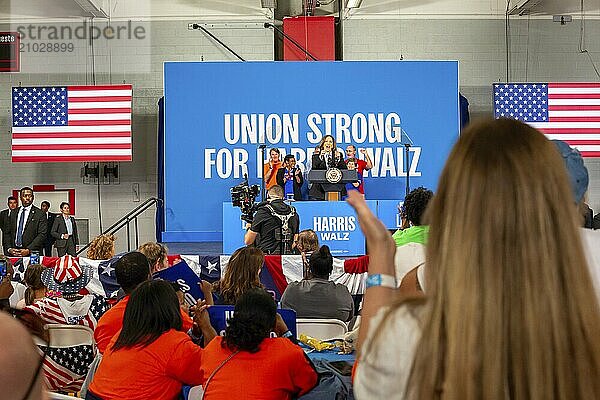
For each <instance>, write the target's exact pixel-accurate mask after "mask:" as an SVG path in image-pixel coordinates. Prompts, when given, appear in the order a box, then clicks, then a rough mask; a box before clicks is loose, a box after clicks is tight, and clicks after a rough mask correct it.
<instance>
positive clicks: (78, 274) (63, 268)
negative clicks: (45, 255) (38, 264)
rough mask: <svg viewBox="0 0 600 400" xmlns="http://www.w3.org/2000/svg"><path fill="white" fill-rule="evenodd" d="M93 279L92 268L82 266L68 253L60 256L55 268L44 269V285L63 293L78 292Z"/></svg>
mask: <svg viewBox="0 0 600 400" xmlns="http://www.w3.org/2000/svg"><path fill="white" fill-rule="evenodd" d="M91 279H92V271H91V269H89V268H82V267H81V266H80V265H79V263H78V262H77V260H76V259H75V258H74V257H72V256H70V255H68V254H67V255H64V256H62V257H61V258H59V259H58V260H57V261H56V266H54V268H46V269H45V270H44V271H42V282H44V285H46V287H47V288H48V289H49V290H57V291H60V292H62V293H78V292H79V291H80V290H81V289H83V288H84V287H85V286H86V285H87V284H88V283H89V282H90V280H91Z"/></svg>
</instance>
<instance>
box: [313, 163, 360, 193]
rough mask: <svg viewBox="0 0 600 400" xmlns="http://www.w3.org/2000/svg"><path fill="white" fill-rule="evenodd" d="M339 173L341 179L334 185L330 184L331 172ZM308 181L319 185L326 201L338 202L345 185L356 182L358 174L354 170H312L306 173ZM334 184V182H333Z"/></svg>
mask: <svg viewBox="0 0 600 400" xmlns="http://www.w3.org/2000/svg"><path fill="white" fill-rule="evenodd" d="M332 170H335V171H336V173H337V172H338V171H339V173H340V174H341V177H340V179H339V180H337V179H336V180H337V182H336V183H332V182H331V175H335V174H332V173H331V171H332ZM308 179H309V180H310V182H311V183H312V184H319V185H321V187H322V188H323V191H324V192H325V200H326V201H339V200H341V199H342V196H341V192H342V191H343V190H344V187H345V186H346V183H351V182H356V181H357V180H358V172H357V171H356V170H348V169H337V168H330V169H328V170H312V171H310V172H309V173H308ZM334 182H335V181H334Z"/></svg>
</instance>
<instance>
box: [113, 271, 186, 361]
mask: <svg viewBox="0 0 600 400" xmlns="http://www.w3.org/2000/svg"><path fill="white" fill-rule="evenodd" d="M181 326H182V320H181V311H180V309H179V300H178V299H177V294H176V293H175V290H174V289H173V286H172V285H171V283H170V282H168V281H163V280H155V281H146V282H143V283H142V284H140V285H139V286H138V287H137V288H136V289H135V290H134V291H133V292H132V293H131V297H130V298H129V301H128V302H127V307H125V315H124V316H123V329H121V333H120V334H119V337H118V338H117V341H116V342H115V344H114V347H113V349H115V350H117V349H120V348H129V347H134V346H142V347H145V346H147V345H149V344H150V343H152V342H154V341H155V340H156V339H158V338H159V337H160V335H162V334H163V333H165V332H167V331H169V330H171V329H176V330H181Z"/></svg>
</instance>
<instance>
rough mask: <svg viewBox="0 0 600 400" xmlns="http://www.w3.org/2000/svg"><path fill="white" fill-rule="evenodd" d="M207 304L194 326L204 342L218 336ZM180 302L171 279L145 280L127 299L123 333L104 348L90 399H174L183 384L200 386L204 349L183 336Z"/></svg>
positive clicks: (198, 310)
mask: <svg viewBox="0 0 600 400" xmlns="http://www.w3.org/2000/svg"><path fill="white" fill-rule="evenodd" d="M207 307H208V306H206V305H205V303H204V302H202V303H199V304H198V305H197V306H196V310H195V311H196V313H195V315H194V322H195V323H196V324H197V325H198V327H199V328H200V329H201V330H202V333H203V334H204V337H205V340H210V339H212V338H214V337H215V336H216V332H215V330H214V329H213V328H212V326H211V325H210V319H209V317H208V312H207V311H206V308H207ZM181 328H182V320H181V312H180V309H179V301H178V300H177V295H176V294H175V290H173V287H172V286H171V284H170V283H169V282H167V281H161V280H156V281H146V282H144V283H142V284H141V285H139V286H138V287H137V288H136V289H135V290H134V291H133V293H131V297H130V299H129V303H128V304H127V307H126V309H125V316H124V318H123V329H121V331H120V332H119V333H118V335H115V336H114V337H113V338H112V340H111V342H110V344H109V346H108V348H107V349H106V351H105V353H104V356H103V357H102V362H101V363H100V366H99V367H98V370H97V371H96V374H95V375H94V379H93V381H92V384H91V385H90V388H89V391H88V392H87V395H86V399H90V400H98V399H102V400H142V399H143V400H146V399H152V400H174V399H177V398H178V397H179V395H180V394H181V388H182V386H183V385H184V384H185V385H199V384H201V383H202V376H201V374H200V367H201V364H202V363H203V362H204V355H203V350H202V348H201V347H200V346H197V345H196V344H194V343H193V342H192V339H191V338H190V337H189V336H188V335H187V334H185V333H183V332H181Z"/></svg>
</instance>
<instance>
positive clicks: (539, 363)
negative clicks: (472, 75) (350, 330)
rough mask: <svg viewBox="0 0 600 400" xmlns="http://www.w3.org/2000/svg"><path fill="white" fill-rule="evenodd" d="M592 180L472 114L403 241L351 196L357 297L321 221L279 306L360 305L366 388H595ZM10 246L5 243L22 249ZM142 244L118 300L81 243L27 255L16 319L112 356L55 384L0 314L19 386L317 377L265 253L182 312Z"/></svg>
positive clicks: (128, 391) (99, 249) (465, 395)
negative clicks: (322, 241)
mask: <svg viewBox="0 0 600 400" xmlns="http://www.w3.org/2000/svg"><path fill="white" fill-rule="evenodd" d="M331 139H333V138H331ZM334 149H335V142H333V141H331V142H330V141H328V140H326V141H324V143H323V148H322V151H324V152H330V151H331V152H332V153H331V154H332V155H331V156H330V157H329V156H328V157H326V158H325V160H326V161H325V162H326V163H329V162H332V163H339V162H341V161H340V160H342V154H341V153H340V154H338V155H336V154H335V153H334V152H335V150H334ZM287 165H288V167H289V168H293V166H292V164H291V163H290V161H289V159H288V161H287ZM286 169H287V167H286ZM287 173H288V172H285V170H284V172H283V174H284V175H285V174H287ZM273 174H275V178H274V181H275V182H276V181H277V174H276V172H273V173H272V175H273ZM279 175H281V174H279ZM294 176H296V175H294V174H293V173H292V178H293V179H295V178H294ZM587 185H588V174H587V170H586V169H585V165H584V163H583V160H582V158H581V156H580V154H579V152H578V151H577V150H575V149H573V148H571V147H569V146H568V145H567V144H565V143H562V142H552V141H549V140H548V139H546V138H545V137H544V136H543V135H542V134H541V133H539V132H538V131H536V130H534V129H533V128H531V127H529V126H527V125H524V124H522V123H520V122H517V121H513V120H505V119H500V120H489V121H488V120H485V121H481V122H479V123H473V124H472V125H470V126H469V127H468V128H467V129H466V130H465V131H464V132H463V133H462V134H461V137H460V138H459V139H458V141H457V143H456V144H455V146H454V147H453V149H452V151H451V153H450V155H449V157H448V160H447V161H446V165H445V167H444V169H443V171H442V174H441V176H440V180H439V184H438V187H437V189H436V193H435V194H434V193H432V192H431V191H430V190H427V189H426V188H417V189H415V190H413V191H412V192H411V193H410V194H409V195H408V196H407V198H406V199H405V201H404V204H403V209H402V213H403V217H404V219H405V221H406V224H405V225H404V227H403V229H401V230H399V231H398V232H395V233H394V234H393V235H392V234H390V232H389V231H388V230H387V229H386V228H385V226H384V225H383V223H382V222H381V221H379V220H378V219H377V218H376V217H375V215H374V214H373V212H372V211H371V210H370V208H369V207H368V205H367V203H366V201H365V199H364V196H362V195H361V194H360V192H359V191H350V192H349V193H348V199H347V201H348V203H349V204H350V205H351V206H352V207H353V208H354V209H355V211H356V214H357V217H358V221H359V224H360V227H361V230H362V231H363V233H364V235H365V237H366V240H367V247H368V253H369V267H368V276H367V278H366V283H365V291H364V299H363V303H362V307H361V308H360V309H355V307H354V304H353V301H352V297H351V296H350V294H349V292H348V289H347V288H346V287H345V286H343V285H339V284H336V283H334V282H331V281H329V275H330V273H331V271H332V269H333V258H332V256H331V252H330V250H329V248H328V247H327V246H319V244H318V240H316V235H314V232H312V231H303V232H298V233H297V236H296V237H295V240H294V244H295V245H296V247H297V248H298V250H299V251H300V252H301V253H302V254H303V259H304V260H305V261H306V267H305V271H304V279H303V280H301V281H300V282H293V283H290V284H289V285H288V286H287V289H286V290H285V292H284V293H283V295H282V298H281V306H282V307H285V308H291V309H293V310H295V311H296V313H297V314H298V316H300V317H308V318H311V317H312V318H318V317H321V318H323V317H324V318H336V319H340V320H343V321H348V320H350V319H351V318H352V317H353V316H354V315H355V314H358V313H360V316H361V320H360V326H359V328H358V340H357V350H358V354H357V361H356V364H355V374H354V381H353V382H354V387H353V391H354V395H355V397H356V398H357V399H491V400H496V399H497V400H505V399H550V400H552V399H557V400H558V399H561V400H562V399H572V398H577V399H598V398H600V339H598V332H600V308H599V299H600V297H599V293H600V253H599V252H598V246H597V244H598V240H599V239H600V236H599V235H598V233H600V232H595V231H593V230H590V229H585V228H583V226H584V220H585V218H584V217H585V216H584V215H583V213H582V212H581V210H582V207H581V204H582V202H584V198H585V192H586V191H587ZM274 187H277V184H276V183H275V184H274V185H273V186H272V187H271V188H270V190H272V189H273V188H274ZM283 190H285V188H283ZM291 190H292V191H293V188H292V189H291ZM20 213H21V210H20V209H19V210H18V211H17V212H15V213H14V215H12V216H11V217H10V218H12V220H14V221H17V220H18V218H19V217H18V215H20ZM29 213H30V215H32V214H31V213H32V211H31V210H30V211H29ZM34 217H35V216H34ZM1 218H2V215H0V219H1ZM42 223H43V221H42V219H40V224H42ZM15 226H18V224H16V225H15ZM10 229H11V228H9V232H10V233H11V235H12V233H13V232H18V231H19V230H18V229H17V230H16V231H14V230H10ZM252 231H253V226H250V227H249V232H252ZM24 236H25V235H24V234H23V238H21V240H23V241H24ZM15 237H16V236H15ZM10 240H12V239H10ZM96 241H97V243H96V245H95V250H94V251H95V253H94V254H95V255H102V256H107V257H105V258H108V256H112V255H114V246H113V248H112V250H111V249H110V245H107V243H111V238H108V237H105V238H97V239H96ZM112 243H114V238H112ZM15 244H16V243H11V247H10V248H9V249H12V250H15V251H19V252H22V253H27V251H26V250H27V247H26V246H20V247H16V248H15V247H14V246H15ZM23 250H25V251H23ZM138 250H139V251H136V252H131V253H127V254H125V255H123V256H122V257H120V258H119V260H118V261H117V263H116V264H115V275H116V279H117V282H118V283H119V285H120V286H121V289H122V291H123V293H122V296H121V298H120V300H119V302H117V303H116V305H113V306H112V308H110V309H109V305H108V302H107V301H106V299H103V298H101V297H98V296H95V295H91V294H84V293H82V292H81V289H83V288H84V287H85V285H86V282H88V281H89V277H90V271H89V270H87V269H86V268H84V267H82V266H80V265H79V264H78V263H77V260H76V259H75V258H73V257H71V256H70V255H68V254H66V255H65V256H63V257H62V258H61V259H60V260H59V261H58V262H57V264H56V265H55V266H54V267H51V268H43V267H41V266H39V267H38V266H30V267H29V271H31V272H30V273H29V271H28V273H29V275H28V276H26V278H25V283H26V284H27V286H28V287H27V289H26V290H25V291H24V294H23V297H24V300H23V302H24V304H25V307H24V309H23V311H21V313H18V312H17V311H16V310H14V309H9V310H10V311H11V312H12V314H13V315H14V316H17V317H19V318H20V319H21V320H23V321H24V322H26V325H27V326H28V327H29V328H30V329H33V328H35V326H32V325H35V324H33V322H32V320H31V316H37V317H39V318H41V319H42V322H43V323H49V324H52V323H71V324H80V325H84V326H88V327H90V328H91V329H93V330H94V335H95V338H96V342H97V344H98V350H99V353H100V355H101V356H98V357H96V359H95V360H92V359H93V354H91V353H89V354H88V353H87V350H85V349H82V350H80V353H81V354H82V357H80V358H81V359H83V361H82V364H81V369H77V368H79V364H78V365H77V366H75V365H73V367H74V368H73V371H71V372H72V375H69V376H67V377H65V376H62V375H61V377H60V378H55V377H53V375H52V372H51V371H49V369H51V368H50V367H55V366H56V365H57V364H60V360H58V361H57V359H59V358H61V356H62V355H61V354H59V352H57V350H56V349H52V348H51V347H50V348H45V349H44V352H43V357H40V355H39V352H38V353H36V352H35V351H34V350H35V347H34V344H33V342H32V341H31V339H29V337H28V336H27V335H24V334H23V328H22V327H20V326H19V324H16V323H15V322H14V321H12V320H11V318H9V317H8V316H7V315H4V314H2V313H0V319H1V320H2V323H0V331H1V332H2V335H3V337H7V338H12V339H11V340H14V344H12V343H11V349H10V351H8V349H6V351H5V350H4V347H5V346H7V343H6V341H3V342H2V343H3V344H2V346H3V351H1V352H0V363H1V364H0V365H1V366H5V365H9V364H7V363H9V362H16V360H17V358H18V362H19V363H20V364H18V365H19V368H20V372H21V375H20V378H15V377H12V375H11V374H13V373H14V371H11V370H10V369H7V368H0V371H1V372H0V376H1V377H2V379H13V380H14V379H16V380H17V381H18V383H16V384H15V391H18V394H19V397H20V398H21V397H22V395H25V398H32V399H33V398H39V394H40V393H41V389H42V379H41V378H40V375H41V371H44V376H45V385H46V387H48V388H51V389H56V390H65V388H66V389H67V390H70V389H73V390H79V389H80V388H81V385H82V383H83V380H84V378H85V377H86V375H87V377H88V380H89V382H90V384H89V387H86V389H85V390H86V391H87V397H86V398H88V399H92V400H97V399H102V400H110V399H125V398H126V399H149V398H152V399H175V398H178V397H179V396H180V394H181V391H182V387H183V386H184V385H190V386H193V385H201V386H202V390H203V396H204V397H203V398H204V399H207V400H210V399H213V400H214V399H228V398H247V399H254V398H261V399H291V398H296V397H298V396H301V395H303V394H306V393H308V392H310V391H311V389H313V388H314V387H315V385H317V384H318V382H319V379H320V377H319V375H318V374H317V372H316V370H315V368H314V365H313V364H312V362H311V361H310V359H308V358H307V356H306V355H305V354H304V352H303V350H302V349H301V348H300V347H298V345H297V343H296V342H295V338H294V337H293V335H292V334H291V333H290V332H289V330H288V327H287V326H286V325H285V323H284V322H283V320H282V319H281V318H280V317H278V315H277V312H276V308H277V304H276V303H275V301H274V299H273V297H272V295H271V294H269V293H268V292H266V291H265V290H264V287H263V285H262V284H261V280H260V274H261V268H262V265H263V262H264V254H265V252H263V251H262V250H261V249H259V248H257V247H253V246H248V247H243V248H241V249H238V250H237V251H236V252H235V253H234V254H233V255H232V256H231V258H230V260H229V263H228V266H227V269H226V271H225V274H224V275H223V277H222V278H221V279H220V280H218V281H217V282H216V283H214V284H213V285H211V284H209V283H207V282H202V283H201V285H200V286H201V290H202V292H203V295H204V299H205V300H202V301H200V302H198V303H197V304H195V305H194V306H193V307H190V310H189V311H186V310H185V309H184V308H182V305H181V301H180V299H179V298H178V297H177V289H178V287H177V286H175V287H174V285H173V284H171V283H169V282H165V281H161V280H153V279H152V274H153V272H156V271H160V270H161V269H163V268H165V266H166V254H167V249H166V247H164V245H161V244H158V243H149V244H145V245H142V246H141V247H140V249H138ZM10 254H14V253H10ZM88 254H89V253H88ZM5 261H6V262H7V274H6V276H5V277H4V279H3V280H2V282H1V283H0V299H1V300H2V302H3V303H5V304H4V306H7V304H6V303H9V298H10V297H11V296H12V295H13V294H14V292H15V289H14V287H13V286H12V284H11V279H10V277H11V274H12V268H11V267H10V260H8V259H6V260H5ZM215 303H217V304H228V305H233V306H234V314H233V317H231V318H230V319H229V321H228V326H227V328H226V329H225V335H224V336H223V337H219V336H217V334H216V332H215V329H214V328H213V327H212V325H211V321H210V318H209V317H208V308H209V307H210V306H211V305H213V304H215ZM27 315H28V316H27ZM26 316H27V317H26ZM5 320H6V322H4V321H5ZM38 333H39V332H38ZM39 334H40V335H41V336H43V332H41V333H39ZM18 354H20V356H19V355H18ZM11 360H12V361H11ZM92 361H94V362H95V365H94V366H93V368H90V365H91V364H92ZM90 370H91V371H92V372H91V373H90ZM53 379H54V380H53ZM61 379H62V380H61ZM65 381H68V382H65ZM53 384H56V385H58V384H66V386H63V387H62V388H58V387H55V386H52V385H53ZM69 385H70V386H69ZM29 395H31V396H29ZM28 396H29V397H28Z"/></svg>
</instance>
